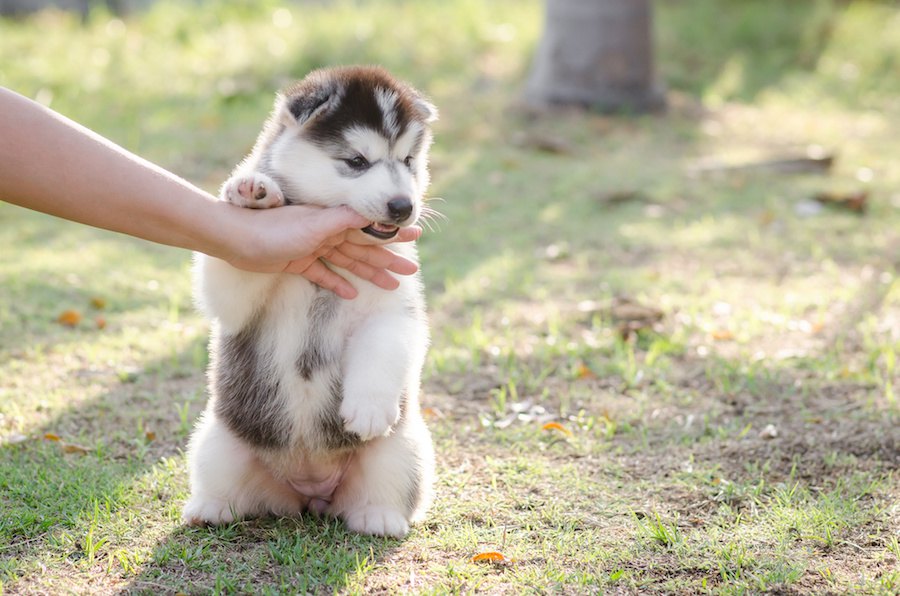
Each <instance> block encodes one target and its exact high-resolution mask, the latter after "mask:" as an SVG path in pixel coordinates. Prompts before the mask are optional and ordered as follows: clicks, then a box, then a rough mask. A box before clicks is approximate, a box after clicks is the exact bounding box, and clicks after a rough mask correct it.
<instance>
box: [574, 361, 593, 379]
mask: <svg viewBox="0 0 900 596" xmlns="http://www.w3.org/2000/svg"><path fill="white" fill-rule="evenodd" d="M575 375H576V376H577V377H578V378H579V379H582V380H583V379H596V378H597V373H595V372H594V371H592V370H591V369H590V368H589V367H588V365H587V364H585V363H584V362H579V363H578V368H577V370H576V371H575Z"/></svg>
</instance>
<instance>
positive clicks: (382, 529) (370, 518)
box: [344, 505, 409, 538]
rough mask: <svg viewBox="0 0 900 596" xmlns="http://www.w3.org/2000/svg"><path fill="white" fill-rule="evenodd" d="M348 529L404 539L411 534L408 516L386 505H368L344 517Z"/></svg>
mask: <svg viewBox="0 0 900 596" xmlns="http://www.w3.org/2000/svg"><path fill="white" fill-rule="evenodd" d="M344 522H345V523H346V524H347V527H348V528H350V529H351V530H353V531H354V532H359V533H360V534H372V535H375V536H393V537H394V538H403V537H404V536H406V535H407V534H408V533H409V522H408V521H406V516H404V515H403V514H402V513H400V512H399V511H397V510H396V509H394V508H393V507H386V506H384V505H366V506H365V507H362V508H360V509H356V510H354V511H351V512H349V513H347V514H345V515H344Z"/></svg>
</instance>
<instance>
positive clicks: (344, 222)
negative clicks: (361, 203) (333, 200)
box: [304, 206, 368, 238]
mask: <svg viewBox="0 0 900 596" xmlns="http://www.w3.org/2000/svg"><path fill="white" fill-rule="evenodd" d="M304 217H305V218H306V224H307V226H309V227H310V228H312V229H313V231H314V233H315V234H316V235H319V236H321V237H322V238H327V237H329V236H333V235H335V234H339V233H341V232H343V231H345V230H348V229H350V228H363V227H365V226H366V224H367V223H368V220H367V219H366V218H364V217H363V216H362V215H360V214H359V213H357V212H356V211H354V210H353V209H350V208H349V207H343V206H342V207H331V208H329V209H322V210H320V211H316V212H314V213H306V214H305V215H304Z"/></svg>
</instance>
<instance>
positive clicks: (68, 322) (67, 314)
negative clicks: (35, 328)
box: [56, 309, 81, 327]
mask: <svg viewBox="0 0 900 596" xmlns="http://www.w3.org/2000/svg"><path fill="white" fill-rule="evenodd" d="M56 322H57V323H59V324H60V325H65V326H67V327H74V326H75V325H77V324H78V323H80V322H81V313H80V312H78V311H77V310H71V309H70V310H64V311H63V312H62V313H61V314H60V315H59V317H57V319H56Z"/></svg>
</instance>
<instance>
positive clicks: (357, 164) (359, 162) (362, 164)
mask: <svg viewBox="0 0 900 596" xmlns="http://www.w3.org/2000/svg"><path fill="white" fill-rule="evenodd" d="M344 163H345V164H347V165H348V166H350V167H351V168H353V169H354V170H365V169H366V168H368V167H369V160H368V159H366V158H365V157H363V156H362V155H357V156H356V157H351V158H350V159H345V160H344Z"/></svg>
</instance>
